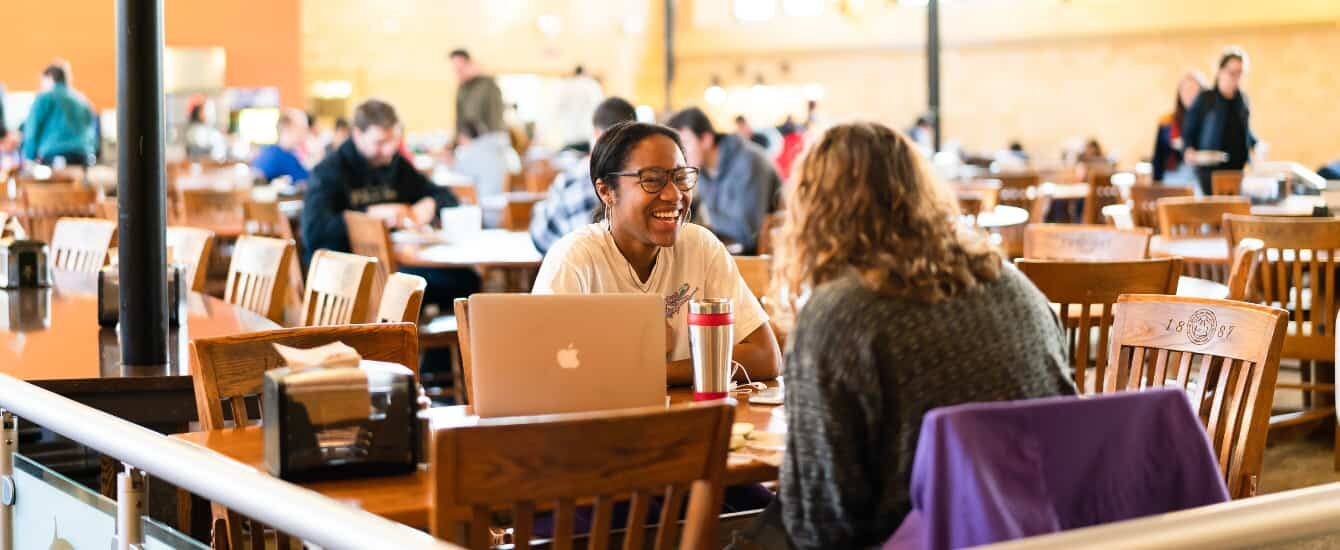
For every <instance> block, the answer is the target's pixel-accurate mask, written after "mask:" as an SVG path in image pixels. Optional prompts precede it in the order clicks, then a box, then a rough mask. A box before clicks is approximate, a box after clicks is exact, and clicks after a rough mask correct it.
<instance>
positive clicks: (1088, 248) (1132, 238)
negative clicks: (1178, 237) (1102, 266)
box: [1024, 223, 1151, 261]
mask: <svg viewBox="0 0 1340 550" xmlns="http://www.w3.org/2000/svg"><path fill="white" fill-rule="evenodd" d="M1150 234H1151V231H1150V230H1149V229H1145V228H1138V229H1114V228H1112V227H1108V226H1106V225H1077V224H1066V223H1046V224H1042V223H1035V224H1030V225H1029V226H1028V227H1026V228H1024V257H1025V258H1028V259H1032V260H1105V261H1113V260H1143V259H1145V258H1148V257H1149V237H1150Z"/></svg>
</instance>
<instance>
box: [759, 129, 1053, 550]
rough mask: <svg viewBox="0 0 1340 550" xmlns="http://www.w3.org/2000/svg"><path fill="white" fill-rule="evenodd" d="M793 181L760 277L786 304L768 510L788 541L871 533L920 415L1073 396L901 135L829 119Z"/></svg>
mask: <svg viewBox="0 0 1340 550" xmlns="http://www.w3.org/2000/svg"><path fill="white" fill-rule="evenodd" d="M793 182H794V184H793V186H792V188H791V190H790V194H789V197H788V198H787V204H788V209H787V220H786V224H785V226H784V229H783V235H782V242H781V249H780V250H779V254H780V256H779V261H778V263H777V265H778V268H777V275H776V276H775V277H774V280H775V281H776V283H774V289H773V291H774V292H773V293H774V296H775V297H777V298H778V299H779V300H780V301H783V302H785V303H787V304H790V305H792V306H793V307H799V309H798V312H797V313H796V318H795V323H794V330H793V331H792V333H791V343H790V348H789V351H788V354H787V356H786V359H785V362H784V366H783V374H784V375H785V379H786V406H785V411H786V421H787V426H788V430H787V447H786V449H787V451H786V456H785V458H784V462H783V465H782V474H781V490H780V499H779V500H780V506H781V510H780V517H781V521H782V523H783V524H784V525H785V531H786V533H787V534H788V535H789V538H790V541H791V543H792V544H793V545H794V546H795V547H797V548H853V547H868V546H872V545H879V544H882V543H883V542H884V541H885V539H887V538H888V537H889V536H890V535H891V534H893V532H894V530H895V529H897V527H898V525H899V524H900V523H901V522H902V520H903V517H904V516H905V515H906V514H907V513H908V511H909V510H910V507H911V503H910V498H909V489H908V485H909V483H910V478H911V471H912V458H913V454H914V452H915V450H916V447H917V436H918V433H919V430H920V426H921V417H922V415H923V414H924V413H925V412H926V411H928V410H930V409H933V408H936V407H943V406H947V405H954V404H958V403H967V402H977V401H998V400H1013V399H1025V398H1034V397H1045V396H1054V395H1068V394H1074V393H1075V388H1074V385H1073V383H1072V382H1071V379H1070V374H1069V372H1068V370H1067V367H1066V347H1065V341H1064V338H1063V336H1062V330H1061V326H1060V323H1059V321H1058V320H1057V318H1056V315H1055V314H1054V313H1053V312H1052V310H1051V307H1050V306H1049V305H1048V303H1047V300H1046V298H1044V297H1043V296H1042V294H1041V293H1040V292H1039V291H1038V290H1037V288H1035V287H1034V286H1033V284H1032V283H1031V282H1029V281H1028V279H1027V278H1025V277H1024V275H1023V274H1021V273H1020V272H1019V271H1018V270H1016V269H1015V268H1014V267H1013V266H1011V265H1009V264H1008V263H1007V262H1006V261H1005V260H1004V259H1003V258H1002V257H1001V255H1000V254H999V253H998V252H997V251H996V250H995V249H994V248H992V247H991V245H990V244H989V243H988V242H987V240H986V238H985V236H984V235H982V234H981V233H980V232H978V231H976V230H974V229H972V228H966V227H963V226H960V225H959V224H958V223H957V220H958V207H957V205H956V203H955V201H954V197H953V195H952V194H951V193H950V191H949V190H948V189H946V188H945V187H944V186H943V185H942V184H940V183H938V182H936V181H934V180H933V179H932V176H931V174H930V171H929V169H928V168H927V166H926V165H925V162H924V161H923V160H922V158H921V155H920V154H918V153H917V149H916V144H915V143H913V142H912V141H911V140H910V139H908V138H907V137H906V136H904V135H903V134H900V133H898V132H895V131H893V130H891V129H889V128H887V127H885V126H883V125H880V124H876V123H853V124H844V125H840V126H836V127H833V128H831V129H829V130H828V131H827V132H824V133H823V134H822V136H820V137H819V139H818V140H817V141H816V142H815V143H814V144H813V145H811V147H810V148H809V150H808V151H807V152H806V153H805V155H804V156H803V157H802V158H801V159H800V161H799V164H797V165H796V174H795V175H794V176H793ZM797 296H800V298H797ZM802 303H803V305H802ZM770 512H771V514H769V515H770V516H771V517H774V518H775V517H777V515H776V514H777V510H775V509H774V510H770Z"/></svg>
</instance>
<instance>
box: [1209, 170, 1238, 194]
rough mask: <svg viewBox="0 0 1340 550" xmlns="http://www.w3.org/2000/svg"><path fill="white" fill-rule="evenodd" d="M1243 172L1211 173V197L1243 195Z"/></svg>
mask: <svg viewBox="0 0 1340 550" xmlns="http://www.w3.org/2000/svg"><path fill="white" fill-rule="evenodd" d="M1242 174H1243V172H1242V170H1215V171H1214V172H1211V173H1210V194H1211V195H1241V194H1242Z"/></svg>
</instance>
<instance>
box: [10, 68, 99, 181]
mask: <svg viewBox="0 0 1340 550" xmlns="http://www.w3.org/2000/svg"><path fill="white" fill-rule="evenodd" d="M93 124H94V116H93V111H92V109H90V108H89V106H88V102H87V101H86V100H85V99H84V98H83V96H82V95H81V94H79V93H78V92H76V91H74V90H72V89H71V88H70V87H69V85H68V84H67V74H66V70H65V68H64V67H62V66H61V65H60V64H58V63H53V64H51V65H49V66H47V68H46V69H45V70H43V71H42V83H41V93H39V94H37V98H36V99H34V100H33V105H32V108H31V109H29V111H28V119H27V121H26V122H24V124H23V146H22V152H23V158H25V159H28V160H33V161H37V162H39V163H42V164H51V163H52V161H53V160H54V159H55V158H57V157H61V158H63V159H65V164H67V165H71V166H88V165H91V164H93V147H94V144H95V143H94V131H93Z"/></svg>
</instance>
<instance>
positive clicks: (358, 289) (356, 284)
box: [302, 249, 377, 327]
mask: <svg viewBox="0 0 1340 550" xmlns="http://www.w3.org/2000/svg"><path fill="white" fill-rule="evenodd" d="M376 273H377V259H376V258H369V257H367V256H360V255H358V254H348V253H345V252H335V251H333V250H326V249H321V250H318V251H316V254H314V255H312V265H311V266H310V267H309V268H308V269H307V284H306V285H304V286H305V287H306V288H305V290H304V291H303V297H302V325H303V326H306V327H314V326H327V325H347V324H349V323H363V322H366V321H367V320H368V310H369V309H370V308H369V305H368V302H369V300H370V299H371V295H372V283H373V279H374V278H375V277H376Z"/></svg>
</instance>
